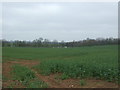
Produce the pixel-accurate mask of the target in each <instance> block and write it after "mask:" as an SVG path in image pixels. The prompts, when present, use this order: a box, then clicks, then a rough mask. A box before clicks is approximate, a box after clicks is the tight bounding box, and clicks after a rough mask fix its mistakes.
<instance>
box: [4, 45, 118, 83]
mask: <svg viewBox="0 0 120 90" xmlns="http://www.w3.org/2000/svg"><path fill="white" fill-rule="evenodd" d="M2 54H3V55H2V56H3V63H5V62H7V61H14V60H16V59H20V60H30V61H38V62H40V63H39V64H38V65H36V66H34V67H33V68H35V69H36V70H37V71H38V72H39V73H41V74H42V75H50V74H52V73H62V76H61V78H62V79H67V78H96V79H101V80H106V81H111V82H117V81H118V76H119V75H118V74H119V71H118V46H117V45H104V46H85V47H76V48H20V47H18V48H17V47H9V48H8V47H4V48H3V53H2Z"/></svg>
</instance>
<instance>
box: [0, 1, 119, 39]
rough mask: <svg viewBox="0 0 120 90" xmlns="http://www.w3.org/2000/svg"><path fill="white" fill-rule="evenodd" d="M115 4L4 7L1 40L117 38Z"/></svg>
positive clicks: (32, 4)
mask: <svg viewBox="0 0 120 90" xmlns="http://www.w3.org/2000/svg"><path fill="white" fill-rule="evenodd" d="M117 4H118V3H117V2H116V3H110V2H106V3H105V2H103V3H101V2H99V3H93V2H90V3H83V2H79V3H28V2H27V3H3V7H2V10H3V38H4V39H7V40H34V39H36V38H39V37H43V38H47V39H49V40H54V39H57V40H59V41H61V40H64V41H71V40H82V39H86V38H88V37H89V38H97V37H103V38H108V37H118V5H117ZM0 5H1V4H0Z"/></svg>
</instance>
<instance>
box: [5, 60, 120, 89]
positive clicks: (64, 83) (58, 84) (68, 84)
mask: <svg viewBox="0 0 120 90" xmlns="http://www.w3.org/2000/svg"><path fill="white" fill-rule="evenodd" d="M13 64H21V65H24V66H28V67H29V68H31V67H32V66H34V65H37V64H39V62H38V61H32V60H21V61H20V60H17V61H9V62H6V63H3V75H4V76H6V77H7V78H11V75H10V73H9V72H10V71H11V66H12V65H13ZM31 70H32V71H34V72H35V74H36V76H37V77H38V78H39V79H40V80H42V81H44V82H45V83H47V84H48V86H49V88H117V87H118V85H117V84H115V83H111V82H106V81H102V80H95V79H91V80H89V79H88V80H85V82H86V85H84V86H81V85H80V79H67V80H61V79H55V77H56V76H59V75H61V74H51V75H49V76H44V75H41V74H39V73H38V72H37V70H34V69H32V68H31ZM12 82H17V81H12ZM9 83H11V80H8V81H6V82H3V87H6V86H8V85H9ZM15 87H17V88H18V87H19V88H20V87H24V86H21V84H20V83H18V82H17V85H15Z"/></svg>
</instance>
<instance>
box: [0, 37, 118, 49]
mask: <svg viewBox="0 0 120 90" xmlns="http://www.w3.org/2000/svg"><path fill="white" fill-rule="evenodd" d="M118 41H119V39H118V38H106V39H104V38H97V39H90V38H87V39H85V40H80V41H75V40H73V41H71V42H65V41H61V42H58V41H57V40H53V41H50V40H48V39H43V38H38V39H35V40H33V41H21V40H14V41H8V40H5V39H3V40H0V42H2V47H53V48H54V47H58V48H60V47H64V48H67V47H81V46H93V45H116V44H118Z"/></svg>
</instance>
